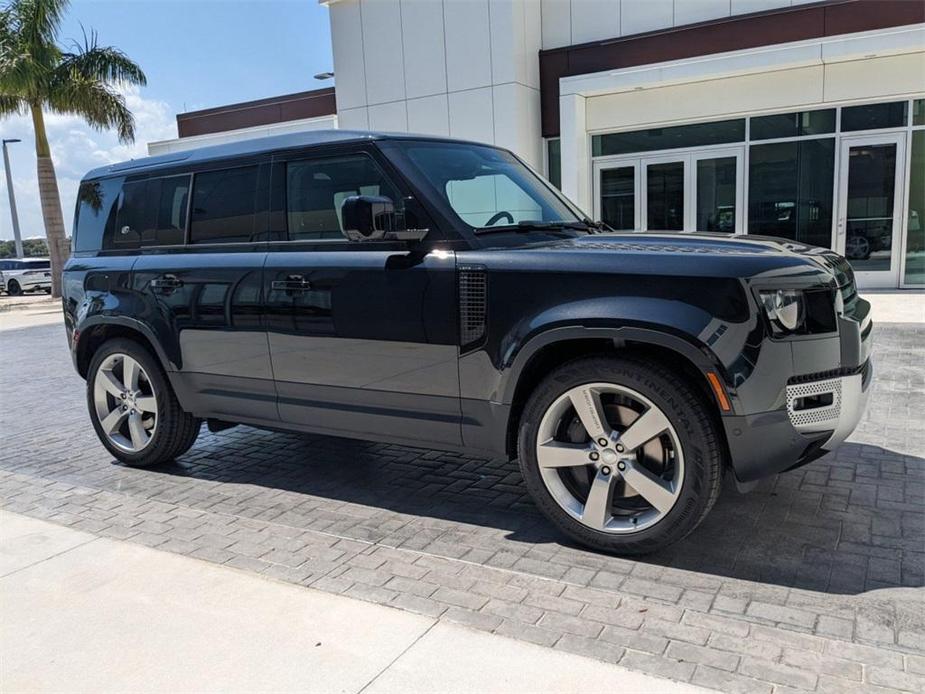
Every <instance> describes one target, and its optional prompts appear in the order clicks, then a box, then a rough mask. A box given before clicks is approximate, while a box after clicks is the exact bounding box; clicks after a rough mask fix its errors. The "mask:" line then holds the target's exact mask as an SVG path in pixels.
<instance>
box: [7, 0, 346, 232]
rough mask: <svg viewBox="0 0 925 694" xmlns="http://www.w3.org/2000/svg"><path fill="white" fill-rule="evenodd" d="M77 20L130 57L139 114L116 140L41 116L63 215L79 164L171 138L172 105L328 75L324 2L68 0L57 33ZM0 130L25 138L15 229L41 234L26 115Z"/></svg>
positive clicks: (18, 153) (294, 88)
mask: <svg viewBox="0 0 925 694" xmlns="http://www.w3.org/2000/svg"><path fill="white" fill-rule="evenodd" d="M0 4H5V2H3V0H0ZM81 25H83V27H85V28H86V29H87V31H88V32H89V31H90V30H91V29H93V30H95V31H96V32H97V34H98V35H99V43H100V44H103V45H114V46H117V47H118V48H120V49H122V50H123V51H124V52H125V53H127V54H128V55H129V56H130V57H131V58H132V59H133V60H135V61H136V62H138V63H139V64H140V65H141V66H142V68H143V69H144V71H145V73H146V74H147V76H148V86H147V87H146V88H144V89H141V90H132V91H129V92H128V93H127V94H126V99H127V102H128V104H129V106H130V107H131V108H132V110H133V112H134V113H135V116H136V121H137V130H138V132H137V136H138V137H137V141H136V143H135V145H134V146H122V145H119V143H118V142H117V140H116V138H115V137H114V136H113V135H112V134H111V133H99V132H96V131H94V130H92V129H91V128H88V127H86V126H85V125H84V124H83V123H82V122H81V121H80V120H79V119H77V118H72V117H61V116H49V117H48V118H47V126H48V130H49V138H50V141H51V146H52V155H53V156H54V158H55V164H56V167H57V170H58V179H59V187H60V189H61V202H62V205H63V207H64V215H65V219H66V220H69V218H70V217H71V215H72V211H73V206H74V199H75V194H76V187H77V183H78V181H79V180H80V177H81V176H82V175H83V173H84V172H86V171H87V170H88V169H90V168H93V167H95V166H99V165H100V164H104V163H108V162H112V161H119V160H122V159H127V158H130V157H134V156H142V155H144V153H145V145H146V143H147V142H149V141H152V140H162V139H167V138H171V137H176V121H175V118H174V117H175V115H176V114H177V113H178V112H182V111H191V110H197V109H201V108H209V107H212V106H219V105H222V104H227V103H233V102H236V101H247V100H250V99H259V98H262V97H267V96H274V95H278V94H286V93H290V92H298V91H304V90H307V89H316V88H318V87H322V86H328V85H330V84H331V82H324V83H322V82H318V81H317V80H315V79H313V75H314V74H316V73H318V72H324V71H327V70H331V69H332V67H333V65H332V58H331V38H330V26H329V23H328V10H327V8H326V7H324V6H322V5H319V4H318V3H317V1H316V0H285V1H279V0H272V1H271V0H119V1H116V0H72V5H71V8H70V12H69V14H68V16H67V18H66V20H65V22H64V24H63V26H62V31H61V39H62V41H65V42H66V41H67V40H68V39H76V40H78V41H81V40H82V33H81ZM0 135H2V137H4V138H11V137H18V138H21V139H22V140H23V142H22V143H20V144H13V145H10V158H11V165H12V170H13V178H14V182H13V188H14V190H15V191H16V204H17V208H18V210H19V218H20V227H21V228H22V233H23V236H24V237H32V236H44V226H43V225H42V219H41V211H40V208H39V204H38V187H37V183H36V180H35V155H34V139H33V137H32V132H31V124H30V121H29V120H28V119H27V118H25V117H12V118H7V119H0ZM0 186H2V188H3V190H2V191H0V238H3V239H8V238H12V235H13V234H12V224H11V221H10V210H9V203H8V197H7V191H6V183H5V180H2V179H0Z"/></svg>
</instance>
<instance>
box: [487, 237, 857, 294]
mask: <svg viewBox="0 0 925 694" xmlns="http://www.w3.org/2000/svg"><path fill="white" fill-rule="evenodd" d="M511 241H512V239H510V237H508V238H507V239H505V242H504V243H503V246H504V247H505V248H506V249H507V250H509V251H515V253H514V254H513V255H514V256H519V258H518V260H521V261H527V259H528V258H530V259H533V260H534V261H535V262H538V263H541V264H543V265H545V266H546V267H549V264H550V261H551V258H550V253H554V254H555V255H556V256H557V257H556V259H555V263H554V265H555V266H556V267H557V268H558V269H561V270H566V271H568V270H577V271H592V272H593V271H599V270H605V271H610V272H621V273H626V274H650V275H652V274H658V275H679V276H680V275H684V276H712V277H730V278H731V277H736V278H741V279H748V280H754V279H762V280H770V281H776V280H782V281H786V280H787V279H788V278H793V279H799V280H800V281H801V282H804V281H806V280H810V281H814V282H815V281H818V282H820V283H824V284H827V283H830V282H832V280H833V279H834V280H835V281H836V282H837V284H838V285H839V286H840V287H841V286H846V285H848V284H853V281H852V279H853V278H852V274H851V268H850V266H849V265H848V263H847V261H845V259H844V258H842V257H841V256H839V255H838V254H837V253H835V252H833V251H831V250H829V249H826V248H820V247H818V246H809V245H806V244H803V243H799V242H796V241H791V240H789V239H781V238H774V237H770V236H741V235H737V236H733V235H730V234H711V233H700V232H697V233H661V234H660V233H651V232H646V233H628V232H624V233H620V232H611V233H604V234H589V235H585V236H573V237H569V238H558V239H548V238H547V239H545V240H542V241H539V240H537V239H536V237H535V236H534V237H531V236H530V235H529V234H525V235H523V237H522V238H521V243H520V244H516V245H510V244H511ZM515 243H516V242H515ZM528 262H529V261H528Z"/></svg>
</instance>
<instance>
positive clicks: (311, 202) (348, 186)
mask: <svg viewBox="0 0 925 694" xmlns="http://www.w3.org/2000/svg"><path fill="white" fill-rule="evenodd" d="M351 195H377V196H385V197H387V198H391V200H392V202H394V203H395V207H396V212H398V211H399V210H398V207H399V206H400V205H401V195H400V194H399V192H398V189H397V188H396V187H395V186H394V185H393V184H392V183H391V181H389V180H388V179H387V178H386V176H385V174H384V173H383V172H382V170H381V169H380V168H379V167H378V166H377V165H376V162H374V161H373V160H372V159H370V158H369V157H368V156H366V155H363V154H357V155H351V156H345V157H334V158H329V159H311V160H305V161H291V162H288V163H287V164H286V217H287V221H288V224H289V239H290V240H291V241H306V240H316V239H344V238H345V237H344V227H343V220H342V217H341V206H342V205H343V204H344V200H346V199H347V198H348V197H350V196H351Z"/></svg>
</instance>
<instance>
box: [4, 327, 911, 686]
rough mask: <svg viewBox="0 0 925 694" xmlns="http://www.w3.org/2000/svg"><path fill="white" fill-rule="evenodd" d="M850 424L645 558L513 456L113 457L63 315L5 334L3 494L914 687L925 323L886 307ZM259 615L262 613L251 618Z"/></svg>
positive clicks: (394, 591) (406, 583)
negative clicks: (609, 551) (523, 469)
mask: <svg viewBox="0 0 925 694" xmlns="http://www.w3.org/2000/svg"><path fill="white" fill-rule="evenodd" d="M876 340H877V346H876V359H877V362H876V381H875V386H874V393H873V398H872V402H871V407H870V410H869V412H868V415H867V418H866V419H865V421H864V422H863V424H862V426H861V427H860V429H859V430H858V432H857V433H856V434H855V435H854V437H853V438H852V439H851V441H850V442H849V443H847V444H845V445H843V446H842V447H841V449H840V450H839V451H838V452H837V453H836V454H834V455H829V456H828V457H826V458H824V459H823V460H821V461H818V462H816V463H814V464H812V465H810V466H808V467H806V468H804V469H802V470H798V471H795V472H791V473H788V474H785V475H781V476H780V477H778V478H777V479H773V480H769V481H767V482H765V483H763V484H762V485H761V486H760V488H759V489H758V490H756V491H755V492H753V493H751V494H749V495H745V496H740V495H738V494H737V493H736V492H735V491H733V490H732V489H731V488H730V489H727V490H725V492H724V494H723V497H722V498H721V500H720V502H719V503H718V505H717V507H716V508H715V509H714V511H713V513H712V514H711V516H710V517H709V519H708V520H707V522H706V523H705V524H704V525H703V526H702V527H701V528H700V529H699V530H698V531H697V532H696V533H694V534H693V535H692V536H691V537H689V538H688V539H687V540H685V541H684V542H682V543H680V544H678V545H676V546H675V547H673V548H671V549H670V550H668V551H666V552H663V553H661V554H658V555H654V556H650V557H647V558H645V559H644V560H628V559H620V558H615V557H609V556H604V555H600V554H595V553H593V552H590V551H587V550H584V549H581V548H579V547H575V546H573V545H570V544H569V543H568V541H566V540H565V539H564V538H563V537H561V536H559V535H557V534H556V533H555V532H554V531H553V530H552V528H551V527H550V526H549V524H547V523H546V522H545V521H544V520H543V519H542V518H541V517H539V516H538V515H537V513H536V511H535V510H534V509H533V507H532V505H531V503H530V501H529V500H528V499H527V497H526V496H525V492H524V489H523V487H522V484H521V480H520V476H519V473H518V472H517V469H516V466H515V465H514V464H510V463H507V462H502V461H497V460H485V459H481V458H473V457H467V456H462V455H455V454H447V453H441V452H435V451H428V450H420V449H412V448H402V447H398V446H387V445H381V444H374V443H363V442H354V441H347V440H341V439H333V438H324V437H307V436H294V435H287V434H275V433H269V432H263V431H258V430H254V429H249V428H244V427H239V428H236V429H232V430H228V431H226V432H223V433H221V434H218V435H213V434H209V433H208V432H206V431H204V432H203V434H202V436H201V437H200V439H199V442H198V444H197V445H196V446H195V447H194V448H193V449H192V451H190V452H189V453H188V454H187V455H186V456H184V457H183V458H182V459H181V460H179V461H177V462H176V463H175V464H171V465H168V466H164V467H161V468H157V469H152V470H131V469H127V468H123V467H120V466H118V465H116V464H115V463H114V461H113V460H112V459H111V458H109V457H108V456H107V455H106V453H105V451H104V449H103V448H102V447H101V446H100V445H99V443H98V442H97V440H96V437H95V436H94V434H93V431H92V428H91V426H90V423H89V420H88V418H87V414H86V407H85V403H84V390H83V387H84V384H83V382H82V381H81V380H80V379H79V378H78V377H77V376H76V375H75V374H74V373H73V371H72V369H71V366H70V363H69V360H68V356H67V353H66V349H65V346H64V335H63V330H62V328H61V327H60V326H58V325H54V326H45V327H31V328H27V329H21V330H11V331H6V332H0V354H2V365H0V399H2V408H0V431H2V433H3V437H2V440H3V446H2V448H0V498H2V502H3V505H4V507H5V508H7V509H9V510H11V511H16V512H19V513H25V514H28V515H31V516H35V517H39V518H45V519H48V520H51V521H54V522H58V523H61V524H65V525H68V526H71V527H74V528H79V529H81V530H85V531H89V532H92V533H97V534H99V535H102V536H107V537H114V538H121V539H126V540H128V541H131V542H139V543H143V544H146V545H150V546H154V547H158V548H160V549H163V550H167V551H171V552H177V553H181V554H188V555H191V556H194V557H199V558H201V559H204V560H207V561H212V562H218V563H224V564H228V565H230V566H233V567H237V568H240V569H244V570H248V571H255V572H261V573H265V574H267V575H268V576H272V577H275V578H278V579H282V580H285V581H291V582H294V583H300V584H304V585H310V586H313V587H315V588H318V589H320V590H325V591H331V592H337V593H343V594H346V595H351V596H355V597H358V598H362V599H365V600H370V601H374V602H378V603H384V604H389V605H393V606H396V607H399V608H403V609H407V610H412V611H415V612H421V613H424V614H428V615H435V616H437V615H439V616H441V618H444V619H449V620H455V621H460V622H463V623H466V624H469V625H471V626H473V627H475V628H478V629H484V630H488V631H494V632H497V633H500V634H506V635H509V636H513V637H515V638H520V639H525V640H528V641H533V642H536V643H540V644H544V645H547V646H552V647H554V648H559V649H564V650H568V651H574V652H577V653H581V654H584V655H589V656H593V657H597V658H601V659H604V660H608V661H613V662H619V663H620V664H622V665H625V666H626V667H628V668H631V669H637V670H643V671H646V672H650V673H656V674H661V675H665V676H668V677H671V678H674V679H677V680H685V681H692V682H695V683H698V684H701V685H705V686H710V687H715V688H719V689H723V690H726V691H748V692H770V691H772V690H774V691H782V692H783V691H790V690H791V689H801V690H810V691H813V690H819V691H837V692H845V691H855V690H870V691H883V690H881V689H879V687H888V688H891V689H899V690H908V691H923V688H925V613H923V605H925V601H923V598H925V590H923V568H925V519H923V508H925V507H923V478H925V459H923V457H922V451H923V450H925V426H923V425H922V422H923V412H925V373H923V364H925V327H923V326H914V325H879V326H878V327H877V338H876ZM255 617H256V618H259V615H256V616H255Z"/></svg>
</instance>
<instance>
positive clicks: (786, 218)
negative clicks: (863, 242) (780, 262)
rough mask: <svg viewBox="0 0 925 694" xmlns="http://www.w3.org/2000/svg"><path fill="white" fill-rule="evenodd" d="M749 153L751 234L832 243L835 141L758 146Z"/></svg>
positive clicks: (779, 143)
mask: <svg viewBox="0 0 925 694" xmlns="http://www.w3.org/2000/svg"><path fill="white" fill-rule="evenodd" d="M749 154H750V157H749V184H748V233H750V234H762V235H766V236H781V237H783V238H788V239H793V240H794V241H800V242H802V243H807V244H810V245H815V246H829V245H830V244H831V242H832V196H833V191H832V187H833V180H834V175H835V140H834V139H833V138H826V139H823V140H804V141H802V142H776V143H774V144H767V145H753V146H752V148H751V151H750V153H749Z"/></svg>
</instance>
